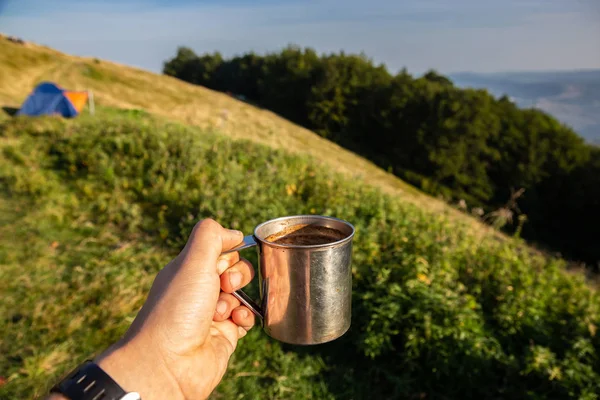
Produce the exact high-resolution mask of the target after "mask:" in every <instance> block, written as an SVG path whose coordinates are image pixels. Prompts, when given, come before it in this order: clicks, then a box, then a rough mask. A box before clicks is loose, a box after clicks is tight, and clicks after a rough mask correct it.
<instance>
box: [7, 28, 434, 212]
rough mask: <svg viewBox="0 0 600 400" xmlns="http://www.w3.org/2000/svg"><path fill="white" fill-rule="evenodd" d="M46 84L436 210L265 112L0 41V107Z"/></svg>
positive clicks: (162, 80) (167, 80) (168, 81)
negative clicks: (324, 168)
mask: <svg viewBox="0 0 600 400" xmlns="http://www.w3.org/2000/svg"><path fill="white" fill-rule="evenodd" d="M44 80H50V81H53V82H56V83H58V84H59V85H61V86H63V87H65V88H69V89H73V90H85V89H90V90H92V91H93V92H94V96H95V99H96V102H97V103H98V104H99V105H104V106H113V107H119V108H138V109H144V110H146V111H149V112H151V113H153V114H156V115H161V116H164V117H168V118H170V119H173V120H177V121H179V122H183V123H185V124H189V125H195V126H198V127H200V128H202V129H210V130H214V129H216V130H218V131H219V132H221V133H223V134H225V135H227V136H229V137H232V138H234V139H249V140H251V141H253V142H258V143H263V144H268V145H269V146H271V147H273V148H283V149H286V150H288V151H291V152H297V153H303V154H310V155H313V156H314V157H316V158H319V159H321V160H323V161H325V162H326V163H327V164H328V165H329V166H330V167H331V168H334V169H335V170H337V171H340V172H344V173H347V174H350V175H359V176H361V177H368V180H369V182H370V183H371V184H375V185H378V186H380V187H381V188H382V189H383V190H384V191H387V192H390V193H401V194H402V195H405V196H408V195H412V196H417V197H418V199H419V201H427V202H430V203H431V205H432V206H441V203H439V202H437V201H435V200H432V199H430V198H429V197H426V196H419V192H418V191H417V190H416V189H414V188H413V187H412V186H410V185H407V184H405V183H404V182H402V181H401V180H399V179H397V178H395V177H394V176H393V175H391V174H388V173H386V172H384V171H382V170H381V169H379V168H377V167H376V166H374V165H373V164H372V163H370V162H369V161H367V160H365V159H363V158H362V157H359V156H357V155H355V154H354V153H352V152H350V151H348V150H345V149H343V148H341V147H340V146H337V145H335V144H333V143H331V142H330V141H328V140H326V139H323V138H321V137H319V136H318V135H316V134H314V133H313V132H310V131H309V130H307V129H304V128H301V127H299V126H298V125H295V124H293V123H291V122H289V121H287V120H285V119H283V118H280V117H278V116H277V115H275V114H273V113H272V112H270V111H266V110H262V109H259V108H256V107H254V106H251V105H249V104H246V103H244V102H242V101H238V100H236V99H234V98H232V97H230V96H228V95H226V94H222V93H219V92H215V91H212V90H209V89H205V88H203V87H199V86H196V85H190V84H188V83H185V82H182V81H180V80H177V79H174V78H171V77H167V76H164V75H157V74H154V73H150V72H147V71H143V70H140V69H136V68H131V67H127V66H124V65H119V64H115V63H111V62H107V61H100V60H97V59H92V58H81V57H74V56H69V55H66V54H63V53H60V52H58V51H55V50H52V49H49V48H47V47H43V46H38V45H36V44H33V43H26V44H25V45H19V44H15V43H12V42H9V41H8V40H6V39H5V38H3V37H0V106H8V107H19V106H20V104H21V103H22V101H23V100H24V99H25V98H26V97H27V95H28V94H29V93H30V92H31V90H32V89H33V88H34V87H35V85H36V84H37V83H39V82H41V81H44Z"/></svg>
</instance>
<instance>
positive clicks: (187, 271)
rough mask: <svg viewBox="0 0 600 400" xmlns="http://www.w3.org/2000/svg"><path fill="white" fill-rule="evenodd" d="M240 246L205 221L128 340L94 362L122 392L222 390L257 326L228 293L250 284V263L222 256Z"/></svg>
mask: <svg viewBox="0 0 600 400" xmlns="http://www.w3.org/2000/svg"><path fill="white" fill-rule="evenodd" d="M242 240H243V234H242V233H241V232H239V231H233V230H229V229H225V228H223V227H222V226H221V225H219V224H218V223H217V222H215V221H213V220H210V219H208V220H203V221H201V222H199V223H198V224H197V225H196V226H195V227H194V230H193V231H192V234H191V236H190V237H189V239H188V242H187V244H186V246H185V248H184V249H183V250H182V251H181V253H180V254H179V255H178V256H177V257H176V258H175V259H174V260H173V261H171V262H170V263H169V264H168V265H167V266H166V267H165V268H164V269H163V270H162V271H160V272H159V274H158V275H157V277H156V279H155V280H154V283H153V285H152V289H151V290H150V294H149V295H148V299H147V300H146V302H145V304H144V306H143V307H142V309H141V311H140V312H139V314H138V315H137V317H136V318H135V321H134V322H133V324H132V325H131V327H130V328H129V330H128V331H127V333H126V334H125V336H124V337H123V339H122V340H121V341H119V342H118V343H116V344H115V345H114V346H112V347H111V348H109V349H108V350H107V351H106V352H105V353H103V354H102V355H101V356H100V357H98V358H97V359H96V360H95V361H96V363H97V364H98V365H99V366H100V367H101V368H102V369H103V370H104V371H105V372H107V373H108V374H109V375H110V376H111V377H112V378H113V379H114V380H115V381H116V382H117V383H118V384H119V385H120V386H121V387H122V388H123V389H125V391H127V392H129V391H135V392H138V393H140V395H141V397H142V399H143V400H152V399H204V398H206V397H207V396H208V395H209V394H210V393H211V392H212V391H213V389H214V388H215V387H216V386H217V385H218V384H219V382H220V381H221V378H222V377H223V375H224V374H225V371H226V369H227V363H228V361H229V357H231V354H232V353H233V351H234V350H235V348H236V346H237V342H238V339H240V338H242V337H243V336H244V335H246V332H247V331H248V330H249V329H250V328H251V327H252V326H253V324H254V316H253V315H252V312H250V310H248V308H246V307H244V306H241V305H240V302H239V301H238V300H237V299H236V298H235V297H233V295H231V294H229V293H231V292H233V291H235V290H237V289H239V288H241V287H243V286H245V285H247V284H248V283H249V282H250V281H251V280H252V277H253V275H254V270H253V268H252V264H250V262H248V261H247V260H244V259H240V257H239V254H238V253H237V252H233V253H229V254H226V255H221V252H222V251H225V250H228V249H231V248H233V247H234V246H235V245H237V244H239V243H240V242H241V241H242ZM221 290H222V292H221Z"/></svg>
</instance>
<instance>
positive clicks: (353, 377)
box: [0, 114, 600, 399]
mask: <svg viewBox="0 0 600 400" xmlns="http://www.w3.org/2000/svg"><path fill="white" fill-rule="evenodd" d="M0 135H1V136H0V145H1V147H2V153H1V154H3V157H2V158H0V171H1V174H0V182H1V196H2V197H0V220H1V221H2V224H0V249H1V250H0V264H2V265H3V267H2V269H0V282H3V285H4V286H3V301H2V303H0V315H1V316H2V319H1V321H2V322H1V323H0V335H1V336H2V337H3V341H2V342H0V371H2V374H3V375H4V376H6V377H7V378H8V384H7V385H5V386H2V387H0V397H1V398H26V397H27V398H29V397H32V396H39V395H41V394H42V393H43V392H44V390H46V389H47V388H48V387H49V385H50V384H51V383H52V382H53V381H54V380H55V379H57V378H58V376H60V375H61V373H64V372H66V371H67V370H68V369H70V368H72V367H73V365H74V364H76V363H77V362H78V361H80V360H83V359H84V358H86V357H88V356H89V355H90V354H92V353H93V352H96V351H99V350H101V349H102V348H103V347H105V346H107V345H108V344H109V343H110V342H111V341H114V340H115V339H116V338H118V337H119V335H121V334H122V333H123V332H124V330H125V329H126V327H127V326H128V324H129V323H130V322H131V320H132V318H133V317H134V315H135V313H136V311H137V309H138V308H139V306H140V305H141V304H142V302H143V299H144V296H145V293H146V292H147V290H148V289H149V287H150V285H151V282H152V279H153V277H154V275H155V273H156V272H157V271H158V270H159V269H160V268H161V267H162V266H163V265H165V264H166V262H167V261H168V260H169V259H170V257H173V256H174V255H175V254H176V253H177V251H178V249H180V248H181V247H182V246H183V244H184V242H185V240H186V238H187V235H188V234H189V232H190V230H191V227H192V226H193V224H194V223H195V222H196V221H197V220H198V219H200V218H205V217H209V216H210V217H213V218H216V219H217V220H218V221H220V222H221V223H222V224H223V225H225V226H229V227H234V228H237V229H241V230H243V231H245V232H250V231H251V229H252V228H253V227H254V226H255V225H256V224H258V223H259V222H262V221H265V220H267V219H270V218H274V217H277V216H281V215H288V214H301V213H315V214H325V215H334V216H337V217H340V218H343V219H346V220H349V221H351V222H352V223H353V224H354V225H355V226H356V228H357V234H356V239H355V253H354V258H353V276H354V280H353V285H354V287H353V315H352V328H351V330H350V331H349V332H348V334H346V335H345V336H344V337H343V338H341V339H339V340H337V341H334V342H332V343H329V344H325V345H320V346H315V347H308V348H306V347H297V346H291V345H284V344H281V343H279V342H277V341H274V340H271V339H269V338H268V337H267V336H266V335H265V334H264V333H262V332H261V331H260V330H258V329H255V330H254V331H253V332H251V333H250V334H249V335H248V336H247V337H246V338H244V339H243V343H242V345H241V346H239V347H238V351H237V353H236V354H235V356H234V358H233V359H232V361H231V363H230V369H229V371H228V373H227V376H226V377H225V379H224V380H223V382H222V383H221V385H220V386H219V387H218V389H217V391H216V393H215V394H214V395H213V397H214V398H215V399H220V398H243V397H250V398H294V399H306V398H354V399H362V398H478V399H479V398H489V399H497V398H530V399H537V398H574V397H580V398H589V399H591V398H596V397H595V396H596V393H598V392H599V391H600V364H599V363H598V351H599V350H598V349H599V345H600V341H599V339H598V335H597V332H596V331H597V327H598V324H599V323H600V310H599V304H600V303H599V302H598V300H599V299H598V295H597V293H596V292H595V291H594V290H591V289H590V288H589V287H588V286H587V285H586V283H585V282H584V280H583V278H582V277H580V276H578V275H574V274H569V273H566V272H564V263H563V262H562V261H561V260H558V259H548V258H544V257H542V256H540V255H537V254H536V253H535V252H533V251H531V250H530V249H529V248H527V247H526V246H525V245H524V244H523V243H522V242H520V241H518V240H512V239H504V238H499V236H498V235H495V234H493V232H488V231H487V230H482V229H480V228H475V227H473V226H472V225H469V224H467V223H466V222H457V221H456V220H453V219H450V218H449V217H446V216H444V215H440V214H436V213H434V212H432V211H428V210H427V209H424V208H419V207H417V206H415V205H413V204H412V203H409V202H408V201H403V200H402V199H398V198H391V197H389V196H387V195H384V194H382V193H381V192H379V191H377V190H375V189H373V188H370V187H367V186H365V185H363V184H362V183H361V182H360V181H356V180H348V179H345V178H342V177H340V176H338V175H335V174H332V173H329V172H328V171H327V170H326V169H325V168H323V167H322V165H321V164H319V163H318V162H317V161H315V160H312V159H309V158H305V157H300V156H292V155H289V154H286V153H284V152H281V151H275V150H271V149H269V148H266V147H263V146H259V145H256V144H252V143H249V142H246V141H231V140H227V139H225V138H223V137H220V136H217V135H213V134H208V133H206V132H201V131H198V130H195V129H191V128H187V127H183V126H180V125H174V124H167V123H163V122H161V121H156V120H153V119H152V118H150V117H147V116H143V115H128V114H123V115H118V114H115V115H111V116H110V118H108V117H106V118H97V119H92V118H81V119H79V120H76V121H69V122H63V121H61V120H57V119H51V118H50V119H27V120H26V119H20V118H17V119H15V120H11V121H9V122H6V123H4V125H2V126H1V127H0ZM486 232H488V233H486ZM244 255H245V256H246V257H248V258H249V259H251V260H252V261H254V262H255V261H256V257H255V255H254V254H253V253H252V252H247V253H245V254H244Z"/></svg>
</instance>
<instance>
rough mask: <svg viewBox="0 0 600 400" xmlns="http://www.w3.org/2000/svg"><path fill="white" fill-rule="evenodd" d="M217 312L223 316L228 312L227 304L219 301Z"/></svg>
mask: <svg viewBox="0 0 600 400" xmlns="http://www.w3.org/2000/svg"><path fill="white" fill-rule="evenodd" d="M217 312H218V313H219V314H220V315H223V314H225V313H226V312H227V302H226V301H223V300H219V301H217Z"/></svg>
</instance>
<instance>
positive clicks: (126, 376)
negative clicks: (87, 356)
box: [94, 341, 184, 400]
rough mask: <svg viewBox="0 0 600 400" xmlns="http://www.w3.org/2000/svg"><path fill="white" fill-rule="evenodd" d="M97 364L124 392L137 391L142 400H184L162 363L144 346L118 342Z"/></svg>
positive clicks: (135, 343) (177, 385)
mask: <svg viewBox="0 0 600 400" xmlns="http://www.w3.org/2000/svg"><path fill="white" fill-rule="evenodd" d="M94 362H95V363H96V364H97V365H98V366H99V367H100V368H102V369H103V370H104V372H106V373H107V374H108V375H110V377H111V378H112V379H113V380H114V381H115V382H117V384H119V386H121V388H123V390H125V392H138V393H139V394H140V396H141V398H142V399H143V400H153V399H174V400H175V399H183V398H184V397H183V395H182V394H181V389H180V387H179V384H178V383H177V381H176V380H175V379H174V378H173V376H172V375H171V373H170V372H169V370H168V369H167V368H166V366H165V365H164V363H163V362H162V360H160V359H158V358H157V357H156V356H154V355H153V352H152V351H151V348H147V346H144V345H143V344H141V343H137V342H131V341H130V342H127V343H121V342H117V343H115V344H114V345H113V346H111V347H109V348H108V349H107V350H106V351H104V352H103V353H102V354H100V355H99V356H98V357H96V358H95V359H94Z"/></svg>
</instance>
